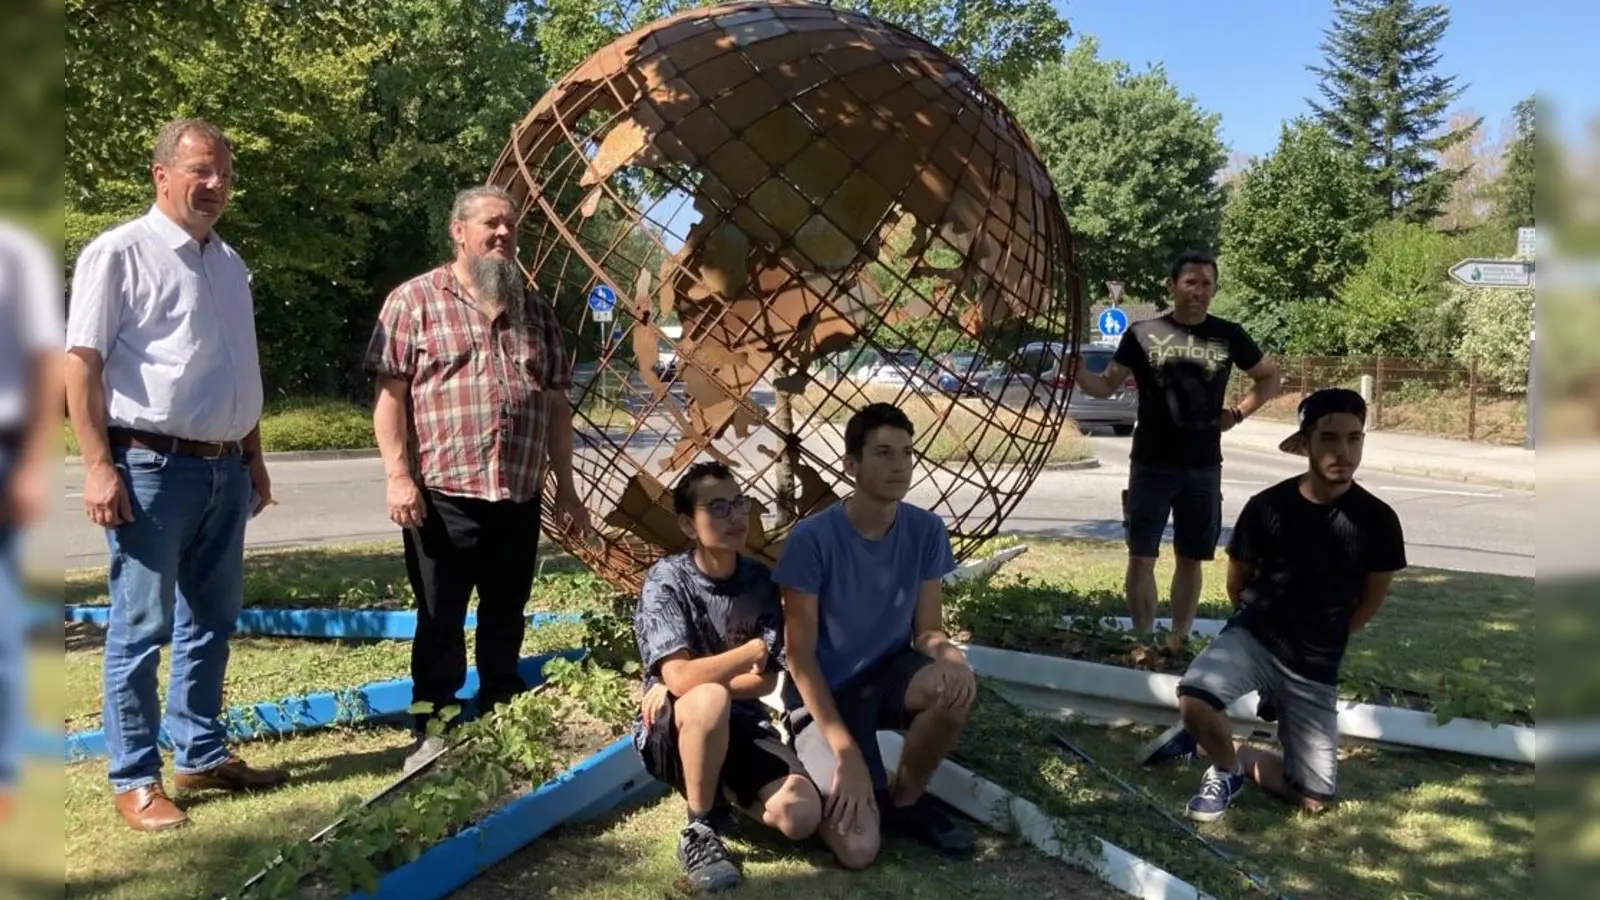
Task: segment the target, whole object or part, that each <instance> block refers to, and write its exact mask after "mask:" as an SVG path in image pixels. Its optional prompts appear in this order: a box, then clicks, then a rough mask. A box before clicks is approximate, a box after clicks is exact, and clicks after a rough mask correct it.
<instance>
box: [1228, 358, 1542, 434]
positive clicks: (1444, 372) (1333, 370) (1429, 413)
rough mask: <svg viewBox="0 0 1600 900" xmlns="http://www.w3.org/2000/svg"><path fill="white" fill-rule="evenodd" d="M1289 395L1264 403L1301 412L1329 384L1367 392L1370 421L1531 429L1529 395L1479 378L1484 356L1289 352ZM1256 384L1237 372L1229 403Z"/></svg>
mask: <svg viewBox="0 0 1600 900" xmlns="http://www.w3.org/2000/svg"><path fill="white" fill-rule="evenodd" d="M1277 360H1278V365H1279V366H1281V367H1282V368H1283V371H1284V386H1283V394H1282V395H1281V396H1280V397H1279V398H1278V399H1277V400H1274V401H1273V402H1272V403H1271V404H1269V405H1268V406H1267V408H1266V409H1265V410H1263V411H1262V412H1261V413H1260V415H1264V416H1266V417H1268V418H1282V419H1293V418H1294V413H1295V407H1296V405H1297V404H1298V403H1299V402H1300V398H1301V397H1304V396H1305V395H1306V394H1308V393H1310V392H1312V391H1314V390H1317V389H1319V388H1324V387H1345V388H1350V389H1352V390H1357V391H1361V392H1362V393H1363V394H1364V395H1365V396H1366V397H1367V402H1368V404H1370V406H1369V410H1368V417H1367V418H1368V427H1369V428H1372V429H1374V430H1380V431H1396V432H1404V433H1408V434H1424V435H1432V436H1435V437H1448V438H1456V439H1461V440H1469V441H1487V442H1492V443H1498V444H1521V443H1522V442H1523V440H1524V438H1525V436H1526V434H1527V425H1528V402H1527V399H1528V398H1527V396H1526V395H1525V394H1509V393H1505V392H1503V391H1500V390H1497V389H1494V388H1493V387H1491V386H1490V385H1489V384H1487V383H1485V381H1484V380H1483V379H1481V378H1479V374H1478V365H1477V363H1476V362H1473V363H1471V364H1467V365H1463V364H1461V363H1458V362H1455V361H1452V360H1433V359H1413V358H1407V357H1397V356H1281V357H1277ZM1249 389H1250V379H1249V378H1248V377H1246V376H1245V375H1244V374H1243V373H1242V372H1239V371H1237V370H1235V371H1234V374H1233V380H1232V382H1231V384H1230V385H1229V392H1228V396H1229V402H1230V403H1231V402H1237V401H1238V399H1239V398H1240V397H1243V396H1244V395H1245V393H1247V392H1248V391H1249Z"/></svg>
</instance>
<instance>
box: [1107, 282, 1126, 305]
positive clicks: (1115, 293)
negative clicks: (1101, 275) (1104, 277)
mask: <svg viewBox="0 0 1600 900" xmlns="http://www.w3.org/2000/svg"><path fill="white" fill-rule="evenodd" d="M1122 288H1123V284H1122V282H1120V281H1108V282H1106V290H1108V291H1110V292H1111V302H1112V303H1118V302H1120V301H1121V300H1122Z"/></svg>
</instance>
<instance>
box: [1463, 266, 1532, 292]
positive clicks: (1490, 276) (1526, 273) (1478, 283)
mask: <svg viewBox="0 0 1600 900" xmlns="http://www.w3.org/2000/svg"><path fill="white" fill-rule="evenodd" d="M1450 277H1451V278H1454V279H1455V280H1457V281H1459V282H1461V283H1462V284H1465V285H1468V286H1470V287H1508V288H1525V287H1532V286H1533V263H1531V262H1527V261H1525V260H1519V259H1464V260H1462V261H1461V262H1458V263H1456V264H1455V266H1454V267H1453V268H1451V269H1450Z"/></svg>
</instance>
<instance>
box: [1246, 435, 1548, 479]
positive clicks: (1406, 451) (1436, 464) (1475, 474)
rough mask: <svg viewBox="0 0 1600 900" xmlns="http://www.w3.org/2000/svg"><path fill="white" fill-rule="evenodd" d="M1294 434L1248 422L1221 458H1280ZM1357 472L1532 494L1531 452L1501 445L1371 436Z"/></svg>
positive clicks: (1410, 436)
mask: <svg viewBox="0 0 1600 900" xmlns="http://www.w3.org/2000/svg"><path fill="white" fill-rule="evenodd" d="M1293 431H1294V423H1293V422H1288V421H1282V422H1277V421H1268V420H1263V419H1249V420H1246V421H1245V422H1243V423H1241V424H1240V425H1238V426H1237V427H1236V428H1234V429H1232V430H1231V431H1229V432H1227V433H1226V434H1224V435H1223V436H1222V452H1223V455H1224V456H1226V455H1227V452H1228V448H1229V447H1235V448H1238V449H1240V450H1250V451H1254V452H1257V453H1278V452H1280V451H1279V450H1278V444H1279V443H1280V442H1282V441H1283V439H1284V438H1286V437H1288V436H1289V434H1290V433H1291V432H1293ZM1361 467H1362V468H1363V469H1377V470H1379V471H1383V472H1393V473H1395V474H1397V475H1414V476H1417V477H1419V478H1437V479H1440V480H1443V481H1463V482H1468V483H1471V484H1486V485H1496V486H1499V487H1508V488H1516V489H1518V490H1524V491H1531V490H1533V489H1534V451H1532V450H1527V449H1524V448H1522V447H1508V446H1505V445H1503V444H1488V443H1472V442H1469V441H1453V440H1450V439H1448V438H1432V437H1420V436H1418V435H1414V434H1392V433H1390V432H1386V431H1369V432H1367V440H1366V450H1365V452H1364V453H1363V454H1362V460H1361Z"/></svg>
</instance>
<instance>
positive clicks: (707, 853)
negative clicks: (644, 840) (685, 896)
mask: <svg viewBox="0 0 1600 900" xmlns="http://www.w3.org/2000/svg"><path fill="white" fill-rule="evenodd" d="M678 863H679V864H680V865H682V866H683V875H684V878H685V880H687V881H688V883H689V890H690V891H691V892H693V893H697V894H698V893H710V892H712V891H723V890H727V889H728V888H731V887H734V886H736V885H738V884H739V882H740V881H742V880H743V878H744V876H742V875H740V874H739V867H738V866H736V865H734V862H733V857H732V856H731V855H729V853H728V848H727V847H725V846H723V844H722V838H719V837H717V833H716V832H715V831H712V830H711V826H710V825H707V824H705V823H704V822H691V823H689V825H687V826H686V827H685V828H684V829H683V831H681V832H679V833H678Z"/></svg>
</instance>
